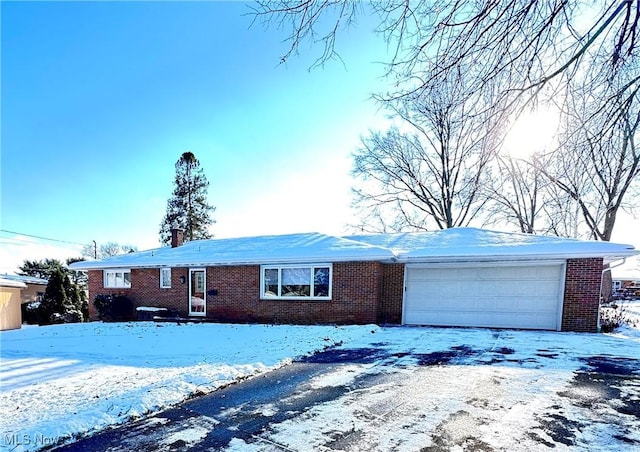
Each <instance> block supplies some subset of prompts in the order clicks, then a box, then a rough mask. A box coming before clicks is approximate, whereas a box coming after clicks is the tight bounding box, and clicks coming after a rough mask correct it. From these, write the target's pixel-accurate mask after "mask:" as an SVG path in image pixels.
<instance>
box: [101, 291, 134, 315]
mask: <svg viewBox="0 0 640 452" xmlns="http://www.w3.org/2000/svg"><path fill="white" fill-rule="evenodd" d="M93 305H94V306H95V307H96V310H97V311H98V318H99V319H100V320H102V321H104V322H121V321H125V320H132V319H133V303H132V302H131V300H130V299H129V297H127V296H125V295H113V294H98V295H96V297H95V299H94V300H93Z"/></svg>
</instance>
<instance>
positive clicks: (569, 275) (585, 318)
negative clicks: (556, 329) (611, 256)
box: [562, 258, 603, 333]
mask: <svg viewBox="0 0 640 452" xmlns="http://www.w3.org/2000/svg"><path fill="white" fill-rule="evenodd" d="M602 269H603V261H602V259H598V258H590V259H569V260H567V271H566V275H565V285H564V307H563V310H562V331H579V332H588V333H595V332H597V331H598V316H599V310H600V284H601V280H602Z"/></svg>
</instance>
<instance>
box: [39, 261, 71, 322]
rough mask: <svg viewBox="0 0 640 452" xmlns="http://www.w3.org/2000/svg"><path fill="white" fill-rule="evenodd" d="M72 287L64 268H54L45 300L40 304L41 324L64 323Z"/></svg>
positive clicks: (45, 293)
mask: <svg viewBox="0 0 640 452" xmlns="http://www.w3.org/2000/svg"><path fill="white" fill-rule="evenodd" d="M70 285H71V284H70V283H69V277H68V276H66V275H65V273H64V271H63V270H62V267H60V266H58V267H57V268H54V269H53V271H52V272H51V275H50V276H49V284H47V288H46V289H45V291H44V298H43V300H42V303H41V304H40V316H41V318H40V323H41V324H43V325H46V324H49V323H62V321H63V318H62V316H63V313H64V311H65V305H68V304H69V299H68V293H69V290H70Z"/></svg>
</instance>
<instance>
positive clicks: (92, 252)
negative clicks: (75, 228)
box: [82, 242, 138, 259]
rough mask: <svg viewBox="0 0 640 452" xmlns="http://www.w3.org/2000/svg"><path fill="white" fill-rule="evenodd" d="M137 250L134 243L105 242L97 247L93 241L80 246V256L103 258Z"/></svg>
mask: <svg viewBox="0 0 640 452" xmlns="http://www.w3.org/2000/svg"><path fill="white" fill-rule="evenodd" d="M135 251H138V247H136V246H134V245H122V244H119V243H117V242H107V243H103V244H101V245H100V246H99V247H98V246H97V245H95V244H94V243H88V244H86V245H85V246H84V247H83V248H82V256H83V257H86V258H94V257H95V258H98V259H104V258H107V257H112V256H117V255H118V254H126V253H133V252H135Z"/></svg>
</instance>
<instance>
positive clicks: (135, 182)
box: [0, 2, 386, 271]
mask: <svg viewBox="0 0 640 452" xmlns="http://www.w3.org/2000/svg"><path fill="white" fill-rule="evenodd" d="M1 8H2V229H5V230H9V231H16V232H21V233H26V234H30V235H37V236H42V237H48V238H55V239H59V240H65V241H69V242H77V243H88V242H90V241H91V240H96V241H98V243H104V242H107V241H117V242H120V243H132V244H134V245H137V246H138V247H140V248H141V249H143V248H150V247H155V246H157V245H158V228H159V224H160V222H161V220H162V217H163V215H164V211H165V207H166V201H167V199H168V198H169V196H170V194H171V191H172V188H173V187H172V183H173V175H174V171H175V170H174V164H175V162H176V160H177V159H178V158H179V156H180V155H181V154H182V152H184V151H186V150H190V151H192V152H193V153H195V155H196V157H198V158H199V160H200V162H201V164H202V166H203V168H204V171H205V174H206V176H207V178H208V179H209V181H210V183H211V185H210V188H209V200H210V202H211V203H212V204H213V205H215V206H216V207H217V211H216V213H215V215H214V217H215V219H216V220H217V224H216V225H215V226H214V228H213V232H214V234H215V235H216V236H218V237H229V236H238V235H253V234H268V233H286V232H300V231H321V232H327V233H340V232H342V231H344V230H345V229H344V226H345V223H348V222H349V221H350V220H351V218H350V215H351V213H350V211H349V208H348V205H349V202H350V186H351V184H350V180H349V176H348V173H349V170H350V166H351V159H350V153H351V152H352V151H353V150H354V149H355V148H356V147H357V145H358V142H359V137H360V135H362V134H366V133H367V131H368V130H369V129H370V128H379V127H383V125H382V124H384V122H385V120H384V115H383V114H382V113H380V112H378V109H377V106H376V105H375V104H374V103H373V102H372V101H370V100H369V95H370V94H371V93H372V92H374V91H376V90H378V89H379V88H380V87H381V86H383V80H382V79H381V78H380V76H381V74H382V71H383V68H382V67H381V66H380V65H379V64H377V63H376V61H381V60H383V59H384V53H385V50H386V47H385V45H384V43H383V42H382V41H381V40H380V39H377V38H374V37H373V34H372V33H371V30H372V28H373V25H374V24H373V23H372V24H366V23H360V24H359V26H358V28H356V29H354V30H352V31H350V32H349V33H348V34H347V35H345V36H344V39H342V40H341V41H340V42H339V43H338V46H339V51H340V54H341V56H342V57H343V59H344V64H342V63H340V62H332V63H331V64H328V65H326V66H325V67H324V68H320V69H314V70H312V71H309V70H308V69H309V67H310V66H311V64H312V63H313V61H314V58H315V57H316V56H317V55H318V52H319V51H320V48H319V47H317V48H311V47H309V48H305V49H303V50H304V53H302V54H301V55H300V56H299V57H293V58H292V59H291V60H290V61H289V62H288V63H287V64H285V65H280V64H279V61H280V56H281V55H283V54H284V52H285V51H286V50H287V48H286V44H284V43H283V40H284V38H285V37H286V35H285V33H284V31H281V30H278V29H277V28H275V27H274V28H272V29H269V30H265V28H264V27H262V26H261V25H260V24H256V25H254V26H250V25H251V20H252V18H251V17H250V16H248V15H246V13H248V12H249V9H248V7H247V6H246V5H245V4H242V3H238V2H190V3H185V2H157V3H156V2H39V3H32V2H2V4H1ZM10 236H11V235H10V234H7V233H3V234H1V235H0V238H1V239H2V240H3V243H2V244H7V243H8V242H7V239H8V238H10ZM9 241H10V240H9ZM47 243H48V244H49V245H52V246H53V245H56V244H59V242H47ZM1 270H3V269H0V271H1Z"/></svg>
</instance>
